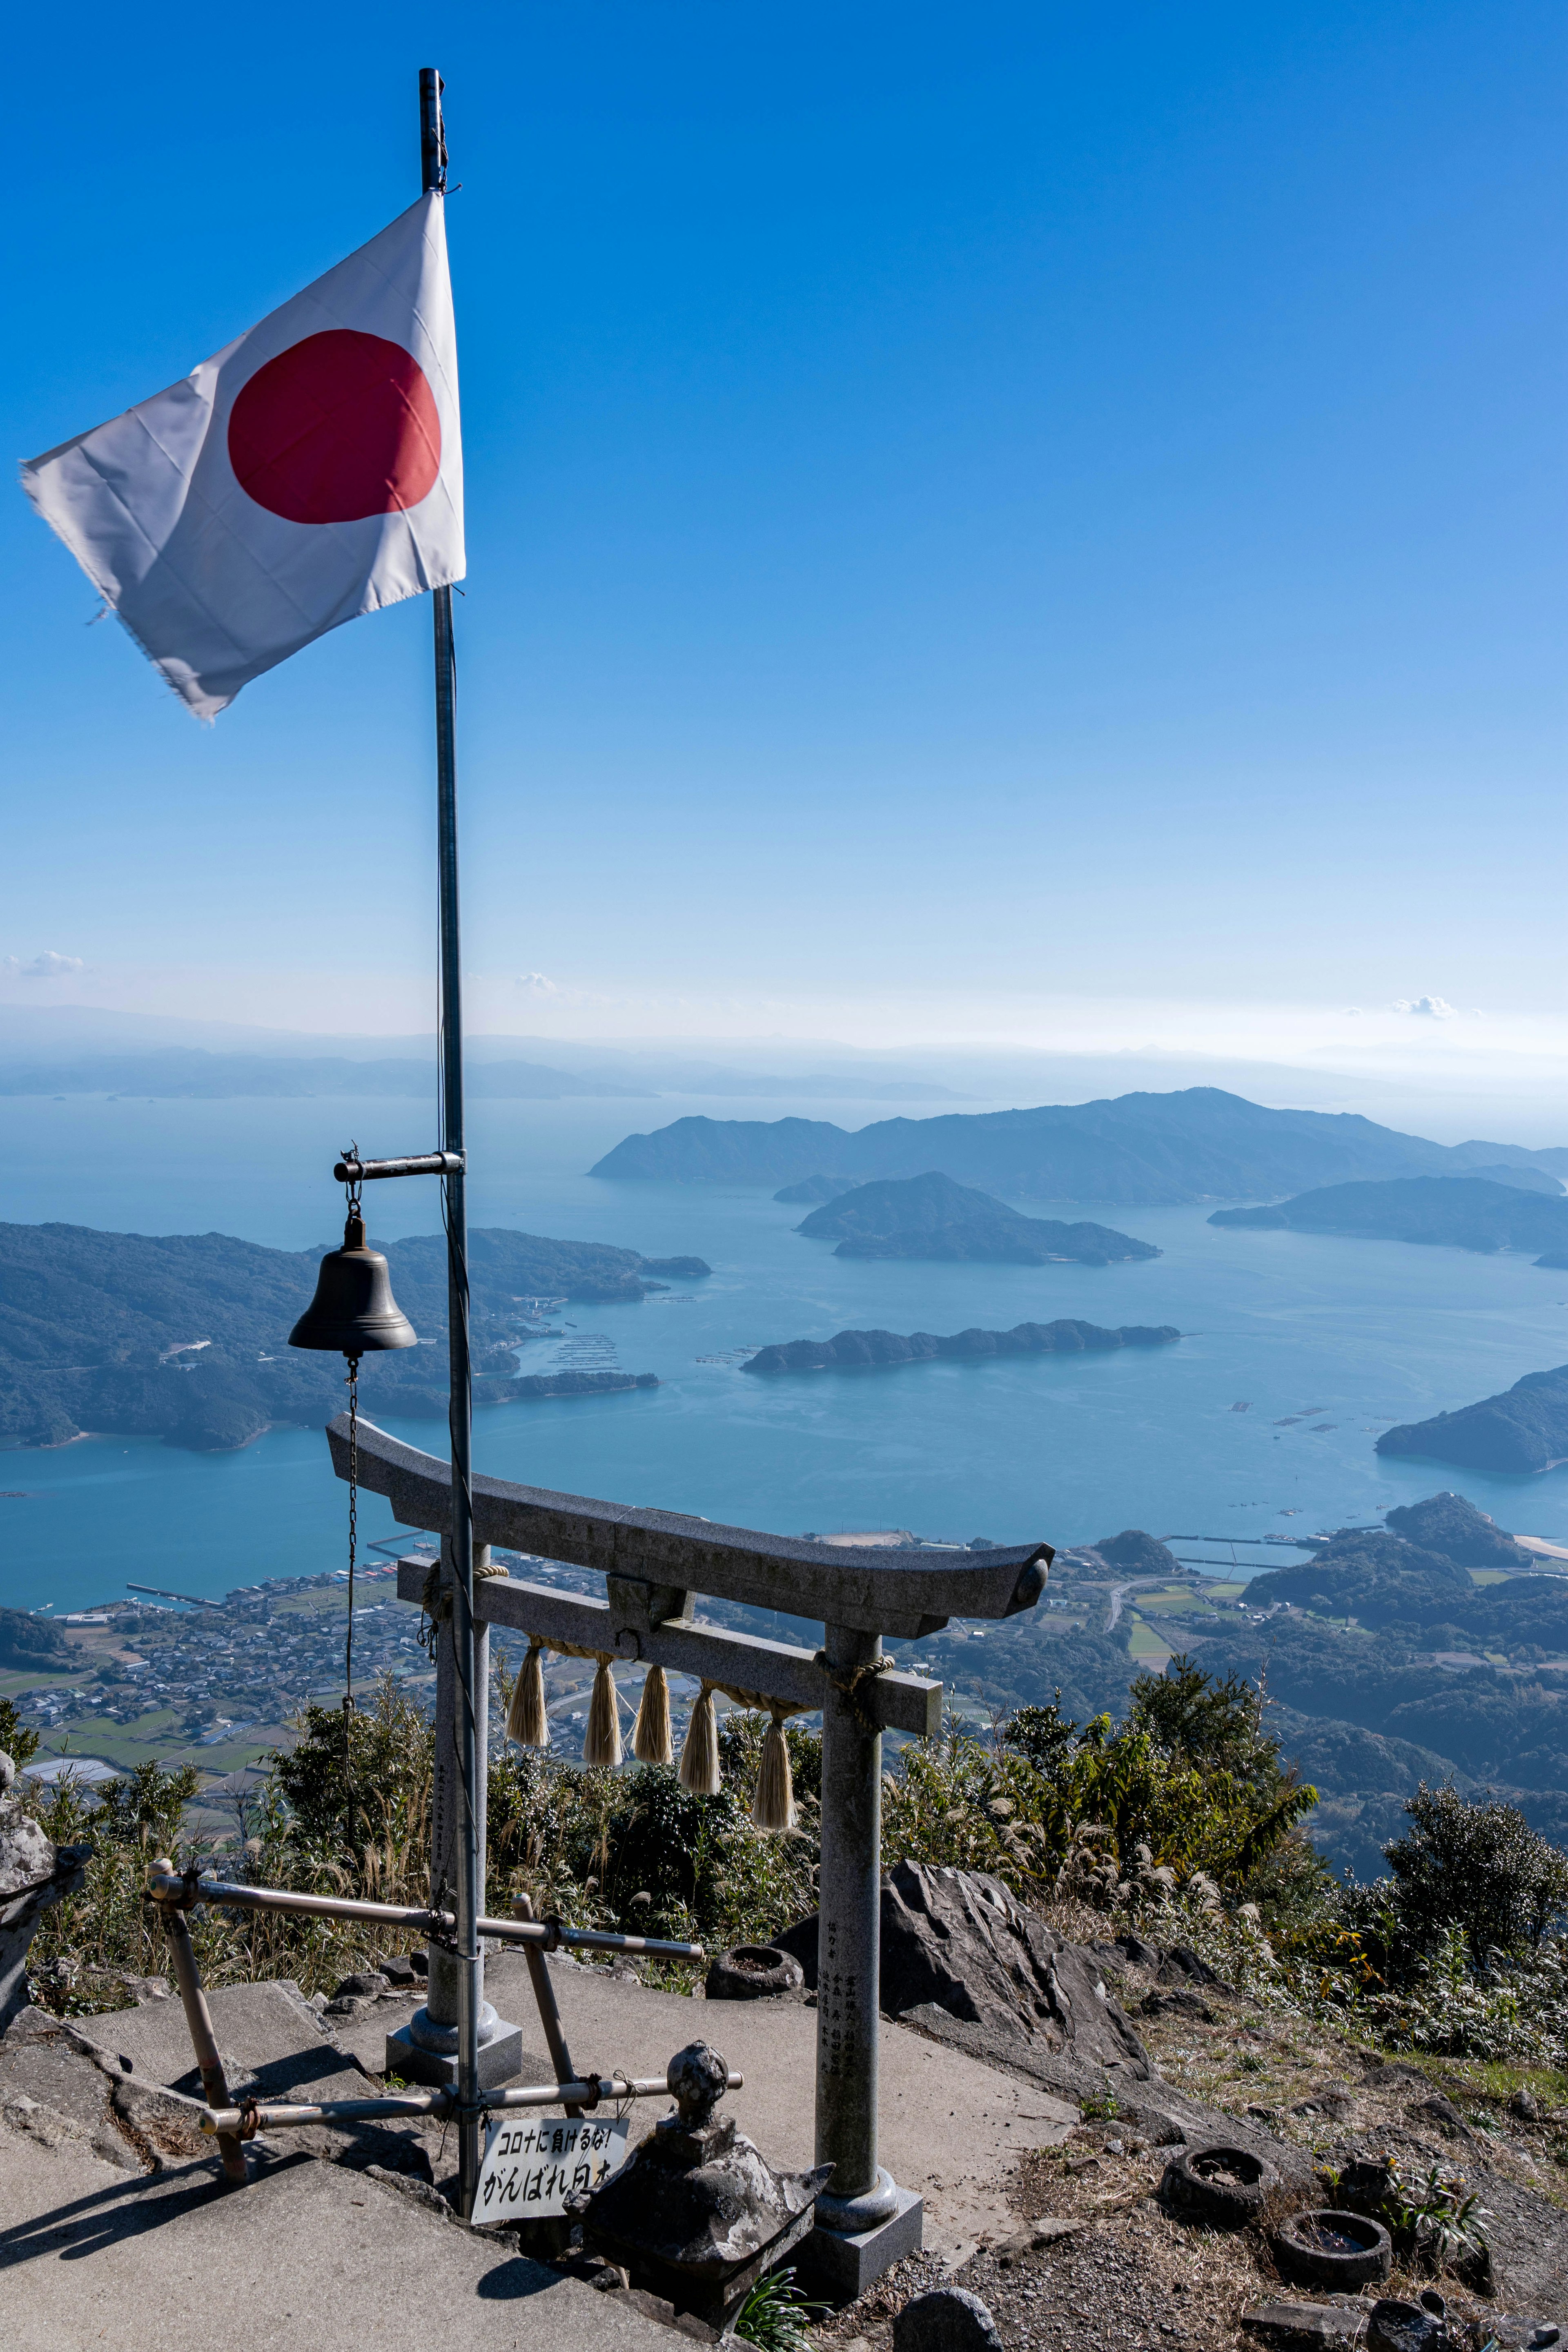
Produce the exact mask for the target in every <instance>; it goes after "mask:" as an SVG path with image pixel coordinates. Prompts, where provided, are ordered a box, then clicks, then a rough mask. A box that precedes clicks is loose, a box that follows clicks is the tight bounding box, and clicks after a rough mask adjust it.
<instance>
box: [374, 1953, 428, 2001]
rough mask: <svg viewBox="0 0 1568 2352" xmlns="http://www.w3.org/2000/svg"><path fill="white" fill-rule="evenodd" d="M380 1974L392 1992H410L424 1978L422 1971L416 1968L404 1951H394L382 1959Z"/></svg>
mask: <svg viewBox="0 0 1568 2352" xmlns="http://www.w3.org/2000/svg"><path fill="white" fill-rule="evenodd" d="M381 1974H382V1975H383V1976H384V1978H385V1979H386V1981H387V1984H388V1986H389V1987H390V1988H391V1990H393V1991H394V1992H412V1991H413V1990H414V1988H415V1986H416V1985H417V1984H420V1983H422V1982H423V1980H424V1971H423V1970H422V1969H416V1967H415V1965H414V1962H413V1961H412V1959H410V1958H409V1956H408V1954H407V1953H406V1952H394V1953H393V1954H391V1956H390V1957H389V1958H386V1959H384V1960H383V1961H382V1963H381Z"/></svg>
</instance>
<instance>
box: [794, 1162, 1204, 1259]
mask: <svg viewBox="0 0 1568 2352" xmlns="http://www.w3.org/2000/svg"><path fill="white" fill-rule="evenodd" d="M795 1231H796V1233H797V1234H805V1235H806V1236H807V1237H808V1238H809V1239H810V1240H812V1241H836V1242H837V1244H838V1246H837V1249H836V1250H835V1251H834V1253H833V1255H835V1257H864V1258H879V1257H898V1258H942V1259H963V1260H968V1261H973V1262H976V1263H990V1264H994V1265H1052V1264H1062V1263H1064V1262H1071V1261H1074V1260H1076V1261H1077V1262H1078V1263H1079V1265H1112V1264H1115V1263H1118V1262H1120V1261H1121V1260H1124V1259H1127V1258H1147V1257H1158V1256H1159V1255H1160V1253H1159V1251H1158V1250H1157V1249H1156V1248H1155V1247H1154V1246H1153V1244H1152V1243H1151V1242H1135V1241H1133V1240H1132V1239H1131V1236H1130V1235H1129V1234H1119V1233H1114V1232H1113V1231H1112V1230H1111V1228H1110V1226H1109V1225H1094V1224H1085V1223H1079V1224H1062V1223H1058V1221H1057V1220H1056V1219H1055V1218H1051V1217H1025V1216H1020V1215H1019V1213H1018V1212H1017V1210H1016V1209H1009V1208H1007V1207H1006V1206H1005V1203H1004V1202H1001V1201H994V1200H993V1199H992V1198H991V1196H990V1194H989V1193H988V1192H976V1191H975V1190H974V1189H973V1186H971V1185H968V1184H955V1183H954V1182H953V1180H952V1177H951V1176H943V1175H941V1174H939V1173H937V1172H936V1171H934V1170H933V1171H928V1172H927V1173H926V1174H925V1175H923V1176H907V1177H903V1178H892V1179H888V1180H884V1181H881V1182H879V1183H874V1184H859V1185H857V1186H856V1187H855V1188H854V1190H853V1191H851V1192H843V1193H840V1194H839V1195H838V1197H837V1199H834V1200H831V1201H829V1202H827V1203H826V1206H824V1207H822V1208H820V1209H815V1210H814V1211H813V1212H812V1213H811V1215H810V1216H809V1217H805V1218H803V1219H802V1221H801V1223H799V1224H798V1225H796V1227H795Z"/></svg>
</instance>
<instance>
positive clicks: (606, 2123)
mask: <svg viewBox="0 0 1568 2352" xmlns="http://www.w3.org/2000/svg"><path fill="white" fill-rule="evenodd" d="M631 2127H632V2126H631V2118H630V2116H625V2117H623V2118H622V2119H621V2120H620V2121H619V2122H616V2120H615V2119H614V2118H612V2117H611V2116H582V2117H581V2118H579V2119H578V2120H577V2121H575V2122H573V2121H570V2120H568V2119H567V2118H565V2117H563V2116H538V2115H500V2116H495V2117H494V2118H493V2120H492V2121H491V2124H490V2126H489V2131H488V2133H487V2134H486V2136H485V2160H484V2163H483V2164H482V2166H481V2167H480V2168H479V2188H478V2189H477V2190H476V2192H475V2195H474V2215H473V2218H474V2226H475V2228H476V2229H481V2230H482V2229H484V2228H486V2227H487V2226H488V2225H489V2223H491V2222H493V2221H542V2219H544V2217H545V2216H546V2215H548V2214H551V2213H563V2212H564V2211H565V2210H566V2200H567V2198H568V2197H574V2196H576V2195H577V2194H578V2193H579V2192H580V2191H581V2190H584V2189H597V2187H598V2186H599V2183H600V2181H601V2180H604V2179H606V2178H607V2177H608V2175H609V2174H610V2173H612V2172H614V2171H615V2170H616V2167H617V2166H618V2165H619V2164H620V2163H621V2162H622V2161H623V2160H624V2158H625V2157H626V2141H627V2139H628V2137H630V2134H631Z"/></svg>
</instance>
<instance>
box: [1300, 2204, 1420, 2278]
mask: <svg viewBox="0 0 1568 2352" xmlns="http://www.w3.org/2000/svg"><path fill="white" fill-rule="evenodd" d="M1273 2246H1274V2259H1275V2261H1276V2262H1277V2263H1279V2268H1280V2271H1281V2273H1283V2275H1284V2276H1285V2277H1286V2278H1288V2279H1289V2280H1290V2282H1291V2283H1292V2284H1293V2285H1296V2286H1324V2287H1338V2288H1343V2289H1345V2290H1346V2291H1348V2292H1349V2293H1350V2294H1354V2292H1355V2290H1356V2289H1357V2287H1362V2286H1374V2285H1376V2284H1378V2283H1379V2281H1381V2280H1383V2279H1385V2278H1386V2277H1387V2276H1388V2273H1389V2271H1390V2270H1391V2268H1392V2267H1393V2263H1394V2242H1393V2240H1392V2239H1391V2238H1390V2236H1389V2234H1388V2231H1386V2230H1385V2229H1384V2226H1383V2224H1382V2222H1381V2221H1372V2220H1371V2219H1370V2218H1369V2216H1368V2215H1366V2214H1365V2213H1345V2212H1342V2211H1340V2210H1338V2209H1337V2208H1336V2207H1333V2206H1313V2207H1311V2208H1310V2210H1308V2211H1307V2212H1305V2213H1292V2214H1291V2216H1290V2218H1289V2221H1281V2222H1280V2224H1279V2228H1278V2229H1277V2230H1276V2231H1274V2235H1273Z"/></svg>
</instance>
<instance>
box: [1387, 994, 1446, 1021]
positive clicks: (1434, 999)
mask: <svg viewBox="0 0 1568 2352" xmlns="http://www.w3.org/2000/svg"><path fill="white" fill-rule="evenodd" d="M1394 1011H1395V1013H1420V1014H1421V1015H1422V1016H1423V1018H1424V1019H1426V1020H1427V1021H1451V1020H1452V1019H1453V1018H1454V1008H1453V1006H1452V1005H1451V1004H1450V1003H1448V1002H1447V998H1446V997H1442V996H1416V997H1409V996H1396V997H1395V998H1394Z"/></svg>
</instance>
